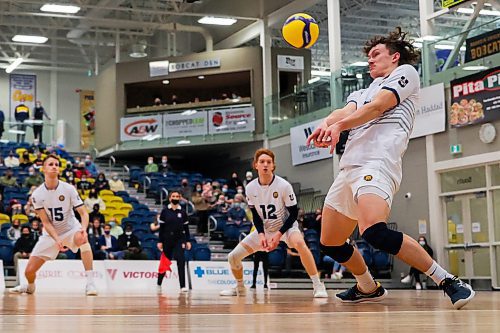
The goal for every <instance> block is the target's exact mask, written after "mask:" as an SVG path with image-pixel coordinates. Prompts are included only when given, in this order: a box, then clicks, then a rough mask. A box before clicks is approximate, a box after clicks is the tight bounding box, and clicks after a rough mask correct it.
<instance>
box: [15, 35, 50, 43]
mask: <svg viewBox="0 0 500 333" xmlns="http://www.w3.org/2000/svg"><path fill="white" fill-rule="evenodd" d="M48 40H49V39H48V38H47V37H44V36H32V35H15V36H14V37H12V41H13V42H19V43H33V44H43V43H45V42H47V41H48Z"/></svg>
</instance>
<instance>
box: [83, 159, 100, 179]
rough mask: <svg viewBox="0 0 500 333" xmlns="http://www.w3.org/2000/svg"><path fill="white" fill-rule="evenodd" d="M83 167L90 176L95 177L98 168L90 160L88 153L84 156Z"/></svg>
mask: <svg viewBox="0 0 500 333" xmlns="http://www.w3.org/2000/svg"><path fill="white" fill-rule="evenodd" d="M85 168H86V169H87V170H88V171H89V172H90V174H91V175H92V178H96V177H97V174H98V173H99V170H97V166H96V165H95V163H94V162H93V161H92V157H91V156H90V155H86V156H85Z"/></svg>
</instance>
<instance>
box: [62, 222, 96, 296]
mask: <svg viewBox="0 0 500 333" xmlns="http://www.w3.org/2000/svg"><path fill="white" fill-rule="evenodd" d="M72 239H73V241H72V243H73V244H71V243H69V244H64V245H66V246H68V245H69V246H68V247H69V248H70V249H71V250H73V246H74V248H79V249H80V255H81V257H82V263H83V267H84V268H85V276H86V277H87V285H86V287H85V293H86V294H87V296H97V288H96V286H95V283H94V272H93V269H94V264H93V262H94V257H93V255H92V248H91V247H90V244H89V242H88V239H87V236H86V233H85V232H84V231H83V230H79V231H77V232H75V233H74V234H73V237H72ZM63 243H64V241H63Z"/></svg>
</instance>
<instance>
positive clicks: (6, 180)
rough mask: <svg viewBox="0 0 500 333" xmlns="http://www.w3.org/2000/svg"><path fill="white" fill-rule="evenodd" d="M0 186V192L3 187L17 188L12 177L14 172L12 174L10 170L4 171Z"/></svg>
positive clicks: (15, 181) (15, 180)
mask: <svg viewBox="0 0 500 333" xmlns="http://www.w3.org/2000/svg"><path fill="white" fill-rule="evenodd" d="M0 186H1V187H2V192H3V188H5V187H12V186H17V179H16V177H14V172H12V169H11V168H8V169H7V170H5V173H4V175H3V176H2V177H0Z"/></svg>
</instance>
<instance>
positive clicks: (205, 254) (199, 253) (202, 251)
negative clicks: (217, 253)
mask: <svg viewBox="0 0 500 333" xmlns="http://www.w3.org/2000/svg"><path fill="white" fill-rule="evenodd" d="M211 258H212V253H211V251H210V249H209V248H208V246H206V245H205V246H203V245H201V244H199V245H198V246H197V247H196V249H195V250H194V260H199V261H210V260H211Z"/></svg>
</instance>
